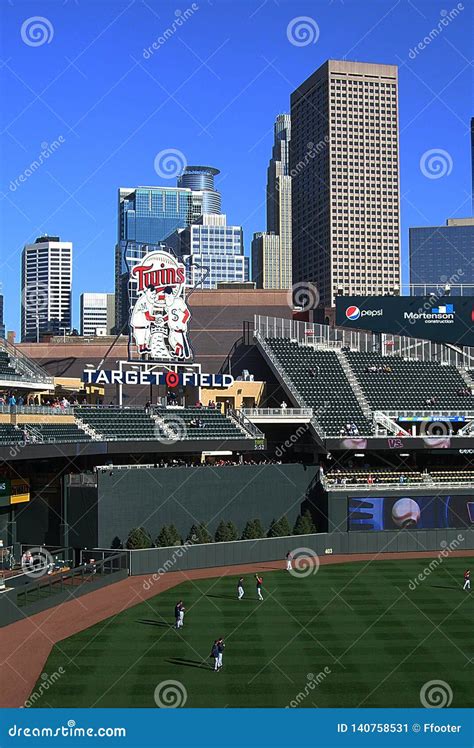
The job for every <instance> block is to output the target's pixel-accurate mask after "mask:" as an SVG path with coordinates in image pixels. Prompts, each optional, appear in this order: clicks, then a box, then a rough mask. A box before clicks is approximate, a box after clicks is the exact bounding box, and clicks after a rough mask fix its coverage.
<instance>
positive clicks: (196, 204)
mask: <svg viewBox="0 0 474 748" xmlns="http://www.w3.org/2000/svg"><path fill="white" fill-rule="evenodd" d="M218 174H220V171H219V169H215V168H214V167H213V166H187V167H186V168H185V170H184V171H183V173H182V174H181V176H180V177H178V187H182V188H188V189H190V190H192V191H193V216H194V218H198V217H199V216H201V215H202V214H203V213H220V212H221V194H220V192H218V191H217V190H216V189H215V187H214V177H216V176H217V175H218Z"/></svg>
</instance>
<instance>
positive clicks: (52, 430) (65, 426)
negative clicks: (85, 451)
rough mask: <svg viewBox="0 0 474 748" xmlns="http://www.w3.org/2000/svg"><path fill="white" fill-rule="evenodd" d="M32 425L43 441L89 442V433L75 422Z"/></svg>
mask: <svg viewBox="0 0 474 748" xmlns="http://www.w3.org/2000/svg"><path fill="white" fill-rule="evenodd" d="M27 425H31V426H32V427H33V429H34V430H35V431H36V432H38V433H39V434H40V436H41V440H42V441H43V442H88V441H91V437H90V436H89V434H86V432H85V431H83V430H82V429H80V428H79V427H78V426H77V425H76V424H75V423H60V424H55V423H35V424H27Z"/></svg>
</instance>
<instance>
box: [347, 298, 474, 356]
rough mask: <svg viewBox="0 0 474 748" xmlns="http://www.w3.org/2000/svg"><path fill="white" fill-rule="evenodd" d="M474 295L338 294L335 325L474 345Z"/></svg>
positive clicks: (441, 341)
mask: <svg viewBox="0 0 474 748" xmlns="http://www.w3.org/2000/svg"><path fill="white" fill-rule="evenodd" d="M473 310H474V297H469V296H446V295H444V296H441V295H434V294H433V295H431V296H337V297H336V325H337V326H338V327H345V328H349V329H355V330H357V329H358V330H369V331H370V332H374V333H389V334H392V335H399V336H402V337H409V338H420V339H422V340H423V339H424V340H433V341H435V342H439V343H457V344H458V345H462V346H470V347H474V312H473Z"/></svg>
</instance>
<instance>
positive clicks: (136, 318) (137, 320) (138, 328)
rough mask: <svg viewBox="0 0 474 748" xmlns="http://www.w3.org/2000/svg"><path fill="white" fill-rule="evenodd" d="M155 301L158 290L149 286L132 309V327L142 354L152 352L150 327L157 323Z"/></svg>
mask: <svg viewBox="0 0 474 748" xmlns="http://www.w3.org/2000/svg"><path fill="white" fill-rule="evenodd" d="M155 301H156V290H155V288H154V286H148V288H146V289H145V291H144V293H142V294H141V296H139V297H138V299H137V301H136V302H135V306H134V307H133V309H132V314H131V317H130V325H131V327H132V329H133V337H134V338H135V342H136V344H137V345H138V350H139V353H140V354H143V353H149V351H150V327H151V323H152V322H154V321H155V315H154V309H155Z"/></svg>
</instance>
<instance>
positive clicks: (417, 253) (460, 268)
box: [409, 218, 474, 296]
mask: <svg viewBox="0 0 474 748" xmlns="http://www.w3.org/2000/svg"><path fill="white" fill-rule="evenodd" d="M409 237H410V289H411V293H413V294H415V295H417V296H418V295H422V296H424V295H428V294H430V293H436V292H437V289H439V288H440V286H441V287H442V286H444V285H448V286H449V287H450V290H451V293H452V294H453V295H457V294H460V293H463V294H466V295H467V294H472V293H473V291H474V218H449V219H448V220H447V221H446V226H417V227H413V228H410V230H409ZM463 287H464V290H463Z"/></svg>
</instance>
